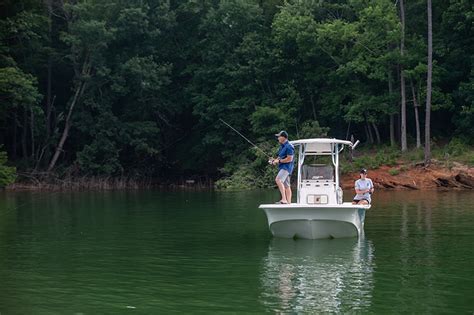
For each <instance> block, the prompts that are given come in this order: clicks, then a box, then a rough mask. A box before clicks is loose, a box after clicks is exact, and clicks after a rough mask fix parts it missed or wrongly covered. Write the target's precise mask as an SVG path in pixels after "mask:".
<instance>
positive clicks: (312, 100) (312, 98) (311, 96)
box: [309, 93, 317, 121]
mask: <svg viewBox="0 0 474 315" xmlns="http://www.w3.org/2000/svg"><path fill="white" fill-rule="evenodd" d="M309 100H310V101H311V108H312V109H313V118H314V121H317V119H316V118H317V116H316V106H315V105H314V96H313V93H311V94H310V95H309Z"/></svg>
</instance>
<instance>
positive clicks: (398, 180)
mask: <svg viewBox="0 0 474 315" xmlns="http://www.w3.org/2000/svg"><path fill="white" fill-rule="evenodd" d="M358 178H359V175H358V173H353V172H352V173H348V174H344V175H342V176H341V188H342V189H351V188H353V186H354V181H355V180H357V179H358ZM368 178H370V179H372V181H373V183H374V186H375V188H376V189H380V190H471V189H474V168H473V167H469V166H467V165H464V164H461V163H457V162H453V163H452V165H451V167H447V166H445V165H442V164H441V163H439V162H437V161H433V163H432V164H431V165H430V166H428V167H425V166H424V165H423V164H421V163H419V164H414V165H407V164H403V163H399V164H397V165H395V166H387V165H384V166H381V167H379V168H376V169H369V170H368Z"/></svg>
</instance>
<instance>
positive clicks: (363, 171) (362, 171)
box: [359, 168, 367, 174]
mask: <svg viewBox="0 0 474 315" xmlns="http://www.w3.org/2000/svg"><path fill="white" fill-rule="evenodd" d="M359 174H367V170H366V169H365V168H363V169H361V170H360V172H359Z"/></svg>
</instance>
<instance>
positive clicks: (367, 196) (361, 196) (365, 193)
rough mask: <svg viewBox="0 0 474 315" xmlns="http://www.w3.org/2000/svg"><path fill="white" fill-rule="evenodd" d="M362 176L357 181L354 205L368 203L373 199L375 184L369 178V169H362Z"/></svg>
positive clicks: (360, 173)
mask: <svg viewBox="0 0 474 315" xmlns="http://www.w3.org/2000/svg"><path fill="white" fill-rule="evenodd" d="M359 175H360V178H359V179H358V180H356V182H355V185H354V186H355V191H356V195H355V197H354V200H353V201H352V204H354V205H368V204H370V201H371V195H372V193H373V192H374V184H373V183H372V180H371V179H370V178H367V170H366V169H365V168H363V169H361V170H360V172H359Z"/></svg>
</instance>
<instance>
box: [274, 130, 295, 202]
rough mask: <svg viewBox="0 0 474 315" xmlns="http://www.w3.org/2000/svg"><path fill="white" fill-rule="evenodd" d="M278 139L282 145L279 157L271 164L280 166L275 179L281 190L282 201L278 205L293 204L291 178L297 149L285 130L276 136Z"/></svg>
mask: <svg viewBox="0 0 474 315" xmlns="http://www.w3.org/2000/svg"><path fill="white" fill-rule="evenodd" d="M275 136H276V137H278V142H279V143H280V150H278V157H277V158H276V159H271V160H270V161H269V162H270V163H271V164H273V165H278V174H277V176H276V178H275V182H276V184H277V186H278V189H279V190H280V194H281V200H280V201H278V202H277V203H281V204H290V203H291V187H290V176H291V173H292V172H293V167H294V164H295V163H294V161H293V156H294V155H295V148H294V147H293V145H292V144H291V143H290V142H289V141H288V133H287V132H286V131H284V130H282V131H280V132H279V133H277V134H276V135H275Z"/></svg>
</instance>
